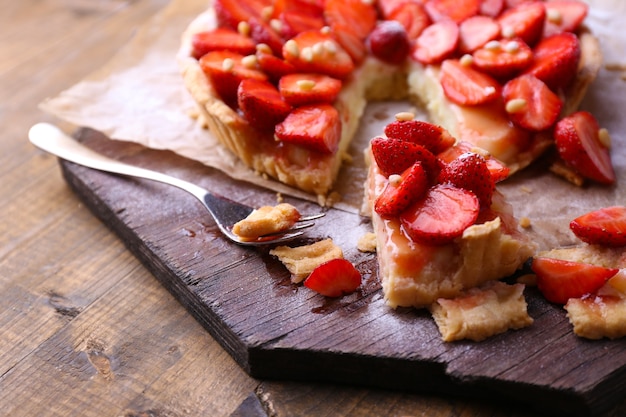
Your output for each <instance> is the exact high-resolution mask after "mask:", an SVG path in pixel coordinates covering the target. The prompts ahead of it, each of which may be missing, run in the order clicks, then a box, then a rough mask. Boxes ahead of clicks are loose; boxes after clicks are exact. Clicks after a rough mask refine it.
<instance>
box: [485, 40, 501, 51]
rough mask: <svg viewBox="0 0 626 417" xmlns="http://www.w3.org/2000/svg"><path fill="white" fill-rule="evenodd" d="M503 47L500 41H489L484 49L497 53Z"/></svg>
mask: <svg viewBox="0 0 626 417" xmlns="http://www.w3.org/2000/svg"><path fill="white" fill-rule="evenodd" d="M501 47H502V45H501V44H500V42H499V41H489V42H487V43H486V44H485V46H484V48H485V49H487V50H490V51H497V50H498V49H500V48H501Z"/></svg>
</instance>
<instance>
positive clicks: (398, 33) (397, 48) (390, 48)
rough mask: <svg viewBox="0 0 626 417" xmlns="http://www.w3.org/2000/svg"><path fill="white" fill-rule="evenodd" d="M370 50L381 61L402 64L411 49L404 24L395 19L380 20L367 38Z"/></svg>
mask: <svg viewBox="0 0 626 417" xmlns="http://www.w3.org/2000/svg"><path fill="white" fill-rule="evenodd" d="M367 45H368V46H369V49H370V52H371V53H372V55H374V56H375V57H376V58H378V59H380V60H381V61H385V62H388V63H390V64H400V63H402V62H404V61H405V60H406V57H407V56H408V55H409V51H410V50H411V45H410V43H409V38H408V36H407V33H406V29H405V28H404V26H403V25H402V24H401V23H400V22H397V21H395V20H385V21H382V22H380V23H379V24H378V25H376V27H375V28H374V30H373V31H372V33H370V36H369V37H368V39H367Z"/></svg>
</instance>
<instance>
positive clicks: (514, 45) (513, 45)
mask: <svg viewBox="0 0 626 417" xmlns="http://www.w3.org/2000/svg"><path fill="white" fill-rule="evenodd" d="M504 50H505V51H506V52H508V53H510V54H512V53H515V52H517V51H519V42H517V41H510V42H507V43H506V45H504Z"/></svg>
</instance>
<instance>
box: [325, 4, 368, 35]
mask: <svg viewBox="0 0 626 417" xmlns="http://www.w3.org/2000/svg"><path fill="white" fill-rule="evenodd" d="M373 4H374V2H365V1H362V0H326V2H325V3H324V17H325V18H326V23H327V24H328V26H330V28H331V29H334V28H335V25H339V26H341V27H344V28H350V29H351V30H352V31H353V32H354V34H355V35H356V36H357V38H359V39H360V40H361V41H364V40H365V38H367V36H368V35H369V34H370V32H371V31H372V30H373V29H374V27H375V26H376V19H377V16H376V8H375V7H374V5H373Z"/></svg>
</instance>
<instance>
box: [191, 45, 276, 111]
mask: <svg viewBox="0 0 626 417" xmlns="http://www.w3.org/2000/svg"><path fill="white" fill-rule="evenodd" d="M199 63H200V67H201V68H202V71H203V72H204V73H205V74H206V75H207V76H208V77H209V79H210V80H211V85H212V86H213V88H215V91H216V92H217V93H218V95H219V96H220V98H221V99H222V100H223V101H224V102H225V103H226V104H228V105H229V106H231V107H236V105H237V89H238V87H239V83H240V82H241V81H242V80H244V79H247V78H250V79H256V80H266V79H267V75H265V74H264V73H263V72H261V71H260V70H259V69H258V68H257V67H256V66H255V65H252V64H250V65H246V61H245V60H244V56H243V55H241V54H237V53H235V52H229V51H213V52H209V53H207V54H205V55H203V56H202V58H200V60H199Z"/></svg>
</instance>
